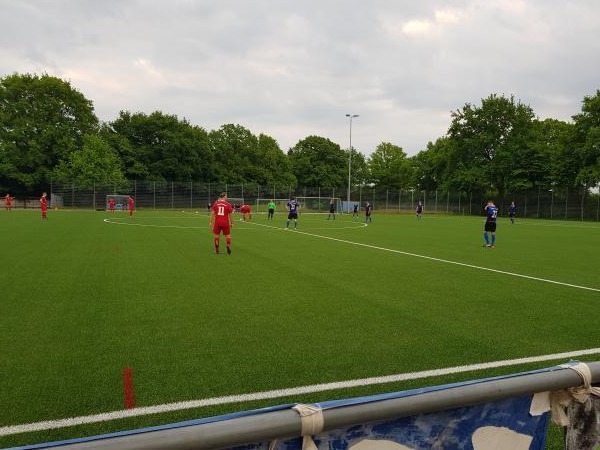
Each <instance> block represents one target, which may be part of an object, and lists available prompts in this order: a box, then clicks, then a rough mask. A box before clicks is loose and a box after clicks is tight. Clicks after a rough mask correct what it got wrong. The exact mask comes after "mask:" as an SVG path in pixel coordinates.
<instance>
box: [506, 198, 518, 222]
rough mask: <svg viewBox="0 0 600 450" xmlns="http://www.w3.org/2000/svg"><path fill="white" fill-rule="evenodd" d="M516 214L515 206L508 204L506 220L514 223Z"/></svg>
mask: <svg viewBox="0 0 600 450" xmlns="http://www.w3.org/2000/svg"><path fill="white" fill-rule="evenodd" d="M516 213H517V207H516V206H515V202H510V206H509V207H508V218H509V219H510V223H515V214H516Z"/></svg>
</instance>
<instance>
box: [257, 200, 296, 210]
mask: <svg viewBox="0 0 600 450" xmlns="http://www.w3.org/2000/svg"><path fill="white" fill-rule="evenodd" d="M271 201H273V202H275V212H282V211H285V210H286V209H285V207H286V205H287V202H289V201H290V200H289V199H288V198H257V199H256V212H257V213H267V212H268V211H269V203H271Z"/></svg>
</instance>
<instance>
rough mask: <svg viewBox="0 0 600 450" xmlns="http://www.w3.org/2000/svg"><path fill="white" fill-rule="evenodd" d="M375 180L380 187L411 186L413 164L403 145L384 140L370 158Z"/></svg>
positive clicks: (372, 174)
mask: <svg viewBox="0 0 600 450" xmlns="http://www.w3.org/2000/svg"><path fill="white" fill-rule="evenodd" d="M368 164H369V169H370V172H371V177H372V180H373V182H374V183H375V184H376V185H377V186H378V187H380V188H396V189H401V188H408V187H411V181H412V179H413V176H412V166H411V164H410V161H409V160H408V158H407V156H406V153H404V150H402V147H398V146H397V145H393V144H390V143H389V142H382V143H381V144H379V145H378V146H377V148H376V149H375V151H374V152H373V153H372V154H371V157H370V158H369V163H368Z"/></svg>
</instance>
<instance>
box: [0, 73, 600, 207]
mask: <svg viewBox="0 0 600 450" xmlns="http://www.w3.org/2000/svg"><path fill="white" fill-rule="evenodd" d="M449 119H450V123H449V126H448V131H447V133H446V134H445V135H444V136H441V137H438V138H436V139H435V140H432V141H430V142H429V143H428V144H427V146H426V148H424V149H422V150H421V151H419V152H418V153H417V154H416V155H414V156H411V157H409V156H407V154H406V153H405V152H404V150H403V149H402V147H401V146H398V145H395V144H392V143H389V142H381V143H380V144H379V145H378V146H377V148H375V149H363V151H365V150H366V151H367V152H370V156H368V157H366V156H365V155H364V154H363V153H361V152H359V151H357V149H355V148H352V149H348V148H345V149H344V148H341V147H340V145H339V144H337V143H335V142H332V141H331V140H330V139H328V138H327V137H323V136H307V137H306V138H304V139H302V140H300V141H298V142H297V143H296V145H294V146H293V147H291V148H289V149H287V151H283V150H282V149H281V148H280V147H279V144H278V143H277V140H276V139H274V138H272V137H271V136H268V135H265V134H260V135H258V136H256V135H254V134H253V133H252V132H251V131H250V130H248V129H246V128H245V127H243V126H241V125H239V124H225V125H222V126H221V127H220V128H219V129H218V130H210V131H207V130H205V129H204V128H202V127H201V126H199V125H195V124H191V123H189V121H187V120H185V119H179V118H178V117H177V116H175V115H169V114H164V113H162V112H160V111H154V112H152V113H150V114H146V113H141V112H136V113H132V112H129V111H120V113H119V116H118V117H117V118H116V119H115V120H113V121H111V122H101V121H100V120H99V119H98V118H97V117H96V115H95V113H94V108H93V103H92V101H91V100H89V99H87V98H85V96H84V95H83V94H81V93H80V92H79V91H78V90H77V89H76V88H75V87H73V86H72V85H71V83H70V82H68V81H65V80H62V79H60V78H57V77H53V76H50V75H47V74H44V75H36V74H17V73H15V74H12V75H8V76H6V77H4V78H2V79H0V192H11V193H12V194H16V195H31V194H38V193H39V192H40V191H42V190H47V189H48V186H49V185H50V183H51V182H52V180H56V181H66V180H69V181H73V182H76V183H78V185H80V186H85V185H86V184H90V183H93V182H94V181H111V182H115V183H118V182H120V181H125V180H149V181H174V182H182V181H194V182H220V183H228V184H239V183H249V182H252V183H257V184H259V185H264V186H271V185H275V184H277V185H283V186H290V187H297V186H312V187H334V188H342V187H344V186H346V185H347V184H348V159H349V158H351V161H352V179H351V183H352V185H353V186H366V185H370V186H376V187H378V188H389V189H417V190H451V191H459V192H481V193H489V194H491V195H494V194H497V195H501V196H503V195H505V194H506V193H510V192H515V191H523V190H528V189H535V188H552V187H553V186H562V187H567V188H576V189H586V188H589V187H593V186H597V185H598V184H599V183H600V90H597V91H596V93H595V94H593V95H590V96H585V97H584V99H583V101H582V107H581V111H580V112H579V113H577V114H575V115H574V116H572V119H573V120H572V121H571V122H565V121H561V120H557V119H545V120H540V119H538V118H537V117H536V115H535V113H534V111H533V109H532V108H531V107H529V106H528V105H525V104H523V103H521V102H520V101H519V100H517V99H515V98H514V96H511V97H506V96H503V95H497V94H491V95H490V96H489V97H487V98H485V99H482V101H481V104H480V105H472V104H468V103H467V104H465V105H464V106H462V107H461V108H459V109H457V110H455V111H453V112H452V113H451V114H450V118H449Z"/></svg>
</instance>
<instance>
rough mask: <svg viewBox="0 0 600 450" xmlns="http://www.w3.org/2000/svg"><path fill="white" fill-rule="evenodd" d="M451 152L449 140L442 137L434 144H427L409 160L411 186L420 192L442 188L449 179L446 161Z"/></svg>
mask: <svg viewBox="0 0 600 450" xmlns="http://www.w3.org/2000/svg"><path fill="white" fill-rule="evenodd" d="M453 151H454V150H453V148H452V142H451V141H450V139H448V138H447V137H442V138H439V139H438V140H436V141H435V143H432V142H429V143H428V144H427V148H426V149H425V150H422V151H420V152H419V153H417V154H416V155H414V156H412V157H411V158H409V161H410V164H411V166H412V182H411V185H412V186H413V187H414V188H415V189H417V190H420V191H421V190H425V191H435V190H437V189H442V188H444V187H445V183H446V180H447V179H448V177H449V172H448V161H449V160H450V158H451V155H452V152H453Z"/></svg>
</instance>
